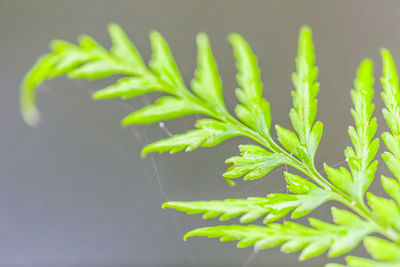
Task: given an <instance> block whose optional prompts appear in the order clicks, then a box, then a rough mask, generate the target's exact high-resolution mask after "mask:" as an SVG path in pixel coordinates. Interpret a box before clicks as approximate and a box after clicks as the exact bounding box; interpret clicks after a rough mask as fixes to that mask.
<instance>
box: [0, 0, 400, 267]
mask: <svg viewBox="0 0 400 267" xmlns="http://www.w3.org/2000/svg"><path fill="white" fill-rule="evenodd" d="M399 14H400V2H399V1H366V0H357V1H356V0H353V1H348V0H346V1H345V0H341V1H340V0H336V1H304V0H303V1H283V0H280V1H233V0H229V1H228V0H226V1H222V0H220V1H205V0H203V1H177V0H176V1H165V0H164V1H161V0H160V1H149V0H146V1H120V0H114V1H105V0H104V1H103V0H101V1H100V0H96V1H94V0H91V1H89V0H84V1H82V0H80V1H72V0H69V1H53V0H48V1H43V0H41V1H40V0H36V1H18V0H14V1H13V0H9V1H5V0H2V1H0V125H1V134H0V266H271V267H273V266H322V265H323V263H325V262H327V259H326V256H325V255H324V256H320V257H318V258H316V259H313V260H310V261H306V262H302V263H298V262H297V256H298V255H297V254H290V255H284V254H281V253H280V252H279V250H278V249H271V250H268V251H262V252H259V253H258V254H255V253H252V249H251V248H248V249H236V248H235V244H234V243H223V244H220V243H219V242H218V241H217V240H207V239H204V238H193V239H190V240H188V241H187V242H183V241H182V236H183V234H184V233H185V232H187V231H189V230H191V229H194V228H197V227H201V226H206V225H216V224H218V221H217V220H207V221H203V220H202V219H201V217H200V216H198V215H193V216H186V215H183V214H181V213H177V212H174V211H172V210H161V208H160V206H161V204H162V203H163V202H165V201H166V200H202V199H223V198H227V197H247V196H265V194H267V193H270V192H285V191H286V189H285V184H284V181H283V176H282V172H283V170H282V169H278V170H277V171H275V172H274V173H273V174H272V175H270V176H268V177H266V178H264V179H261V180H259V181H255V182H239V183H238V186H236V187H235V188H232V187H230V186H228V185H227V184H226V183H225V182H224V180H223V178H222V176H221V174H222V173H223V172H224V170H225V169H226V168H227V167H228V166H227V165H226V164H224V160H225V159H226V158H227V157H229V156H232V155H236V154H237V153H238V151H237V145H238V144H240V143H248V142H249V141H248V140H246V139H240V138H237V139H234V140H231V141H227V142H225V143H223V144H222V145H220V146H218V147H217V148H211V149H198V150H196V151H194V152H191V153H179V154H176V155H173V156H170V155H161V156H158V155H153V156H150V157H149V158H147V159H145V160H143V159H141V158H140V157H139V152H140V149H141V148H142V147H143V146H144V145H145V144H147V143H148V142H150V141H154V140H157V139H160V138H164V137H166V136H167V134H166V133H165V131H163V129H161V128H160V127H159V126H158V125H152V126H145V127H137V126H135V127H129V128H127V129H121V128H120V127H119V121H120V120H121V119H122V118H123V117H124V116H125V115H127V114H128V113H129V112H131V111H133V110H135V109H137V108H139V107H141V106H143V105H145V104H146V103H150V102H152V101H153V100H154V99H155V98H156V96H157V95H148V96H145V97H140V98H138V99H135V100H132V101H127V102H122V101H117V100H110V101H103V102H96V103H95V102H92V101H91V98H90V95H91V94H92V93H93V92H94V91H95V90H96V89H99V88H102V87H104V86H106V85H108V84H110V83H112V82H113V81H114V80H115V79H114V78H112V79H106V80H102V81H96V82H93V83H88V82H86V81H76V80H67V79H65V78H57V79H55V80H52V81H49V82H46V83H45V84H44V85H43V86H41V87H40V89H39V93H38V106H39V109H40V110H41V112H42V115H43V120H42V123H41V124H40V125H39V127H37V128H29V127H28V126H27V125H25V124H24V123H23V121H22V119H21V117H20V114H19V84H20V81H21V79H22V77H23V75H24V74H25V72H26V71H27V70H28V69H29V68H30V67H31V66H32V64H33V63H34V61H35V60H36V58H37V57H38V56H39V55H41V54H43V53H46V52H47V46H48V43H49V42H50V41H51V40H52V39H55V38H60V39H65V40H68V41H75V40H76V37H77V36H78V35H79V34H82V33H87V34H89V35H91V36H93V37H94V38H95V39H97V40H98V41H99V42H100V43H101V44H103V45H105V46H106V47H108V46H109V44H110V41H109V39H108V36H107V31H106V28H107V24H108V23H110V22H117V23H119V24H120V25H121V26H122V27H123V28H124V29H125V30H126V32H127V33H128V35H129V36H130V37H131V38H132V40H133V41H134V43H135V44H136V46H137V47H138V49H139V50H140V51H141V52H142V53H143V56H144V57H145V58H146V59H148V58H149V56H150V47H149V41H148V33H149V31H150V30H153V29H156V30H158V31H160V32H161V33H162V34H163V35H164V36H165V37H166V38H167V40H168V41H169V42H170V45H171V47H172V50H173V52H174V54H175V57H176V60H177V62H178V64H179V67H180V70H181V72H182V74H183V75H184V77H185V80H186V81H187V82H189V81H190V79H191V78H192V76H193V71H194V69H195V59H196V48H195V36H196V33H198V32H199V31H205V32H207V33H208V34H209V36H210V39H211V43H212V46H213V49H214V53H215V56H216V58H217V60H218V63H219V68H220V73H221V75H222V78H223V81H224V90H225V99H226V101H227V103H228V106H229V108H231V109H232V108H233V107H234V105H235V103H236V102H235V98H234V95H233V91H234V88H235V87H236V82H235V78H234V76H235V68H234V61H233V57H232V53H231V48H230V46H229V44H228V43H227V41H226V35H227V34H228V33H230V32H238V33H241V34H243V35H244V36H245V38H246V39H247V40H248V41H249V42H250V44H251V45H252V47H253V49H254V51H255V53H256V54H257V55H258V58H259V65H260V67H261V69H262V75H263V80H264V91H265V95H266V97H267V98H268V100H269V101H270V103H271V107H272V115H273V122H274V123H279V124H280V125H283V126H286V127H290V124H289V120H288V116H287V114H288V111H289V109H290V106H291V100H290V91H291V90H292V85H291V82H290V76H291V73H292V72H293V71H294V58H295V55H296V46H297V35H298V30H299V28H300V27H301V25H304V24H308V25H310V26H311V27H312V29H313V33H314V41H315V44H316V53H317V64H318V66H319V67H320V77H319V81H320V83H321V91H320V94H319V113H318V119H319V120H321V121H323V122H324V124H325V132H324V136H323V139H322V143H321V145H320V148H319V152H318V155H317V159H318V161H317V166H318V167H319V168H320V169H321V166H322V163H323V162H324V161H326V162H328V163H330V164H332V165H333V164H338V165H340V164H341V162H342V161H343V159H344V156H343V150H344V148H345V146H346V145H348V144H349V138H348V137H347V133H346V131H347V127H348V125H349V124H350V123H352V119H351V116H350V114H349V110H350V108H351V101H350V98H349V91H350V89H351V88H352V85H353V79H354V76H355V72H356V68H357V65H358V64H359V62H360V61H361V60H362V58H363V57H366V56H369V57H371V58H372V59H374V61H375V62H376V80H378V77H379V75H380V65H381V64H380V58H379V48H380V47H387V48H389V49H390V50H391V51H392V53H393V54H394V55H395V57H396V59H398V60H400V32H399V28H400V20H399ZM376 88H377V89H378V90H379V91H380V90H381V86H380V85H379V84H377V85H376ZM376 96H379V94H378V93H377V94H376ZM376 103H377V108H376V113H375V116H376V117H377V118H378V122H380V123H381V126H380V129H379V130H380V131H381V130H383V129H384V127H383V126H382V124H383V120H382V116H381V113H380V110H381V108H382V101H381V100H380V98H379V97H377V99H376ZM194 121H195V117H186V118H183V119H178V120H173V121H167V122H166V126H167V127H168V129H169V131H171V132H172V133H180V132H183V131H185V130H188V129H191V127H193V123H194ZM380 168H381V170H382V171H384V172H385V171H386V170H385V169H384V166H383V164H380ZM372 187H373V188H372V190H374V191H375V192H378V193H380V192H381V189H380V185H379V184H378V183H374V185H373V186H372ZM312 215H313V216H318V217H319V218H322V219H324V220H326V221H330V220H331V217H330V212H329V205H324V206H323V207H322V208H320V209H318V210H317V211H315V212H313V214H312ZM230 223H237V220H232V221H230ZM354 253H356V254H357V255H363V254H364V249H363V248H358V249H357V250H356V251H355V252H354ZM337 260H338V261H342V260H343V258H339V259H337Z"/></svg>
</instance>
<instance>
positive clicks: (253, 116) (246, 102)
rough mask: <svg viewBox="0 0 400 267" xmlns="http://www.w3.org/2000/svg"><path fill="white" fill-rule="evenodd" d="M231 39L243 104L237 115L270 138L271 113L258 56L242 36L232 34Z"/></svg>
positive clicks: (240, 105)
mask: <svg viewBox="0 0 400 267" xmlns="http://www.w3.org/2000/svg"><path fill="white" fill-rule="evenodd" d="M229 41H230V42H231V44H232V47H233V52H234V55H235V58H236V67H237V69H238V74H237V75H236V79H237V82H238V84H239V88H238V89H236V96H237V98H238V99H239V101H240V103H241V104H239V105H237V106H236V108H235V113H236V116H237V117H238V118H239V119H240V120H241V121H242V122H243V123H245V124H246V125H248V126H249V127H250V128H252V129H253V130H255V131H256V132H257V133H259V134H260V135H261V136H262V137H264V138H266V139H270V134H269V129H270V126H271V114H270V108H269V103H268V102H267V101H266V100H265V99H264V98H263V96H262V94H263V90H262V82H261V77H260V70H259V68H258V66H257V58H256V57H255V55H254V54H253V52H252V51H251V48H250V46H249V44H248V43H247V42H246V40H244V38H243V37H242V36H240V35H238V34H231V35H230V36H229Z"/></svg>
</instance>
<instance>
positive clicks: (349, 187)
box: [325, 59, 379, 203]
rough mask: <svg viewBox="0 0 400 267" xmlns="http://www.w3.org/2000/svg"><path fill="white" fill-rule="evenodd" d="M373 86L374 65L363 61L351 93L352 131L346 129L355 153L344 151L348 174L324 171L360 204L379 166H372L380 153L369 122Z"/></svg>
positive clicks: (371, 124)
mask: <svg viewBox="0 0 400 267" xmlns="http://www.w3.org/2000/svg"><path fill="white" fill-rule="evenodd" d="M373 83H374V76H373V63H372V61H371V60H369V59H366V60H364V61H363V62H362V63H361V64H360V66H359V68H358V72H357V78H356V79H355V81H354V88H355V89H353V90H352V91H351V99H352V100H353V104H354V108H353V109H352V110H351V114H352V115H353V118H354V122H355V128H354V127H352V126H350V127H349V135H350V139H351V142H352V144H353V147H354V149H353V148H352V147H347V148H346V151H345V156H346V160H347V161H348V165H349V167H350V170H351V174H350V173H349V172H348V171H347V170H346V169H344V168H341V169H340V170H337V169H334V168H331V167H329V166H328V165H327V164H325V171H326V173H327V175H328V179H329V180H330V181H331V182H332V184H333V185H335V186H337V187H338V188H340V189H341V190H342V191H344V192H345V193H347V194H348V195H351V196H353V197H354V198H355V199H356V200H357V201H358V202H360V203H361V202H363V201H364V194H365V192H366V191H367V189H368V187H369V185H370V184H371V182H372V180H373V178H374V175H375V171H376V167H377V163H378V162H377V161H374V162H372V163H371V161H372V160H373V159H374V158H375V156H376V153H377V152H378V149H379V140H378V139H373V138H374V135H375V132H376V128H377V123H376V119H375V118H372V119H371V116H372V113H373V110H374V104H373V103H372V98H373V95H374V90H373Z"/></svg>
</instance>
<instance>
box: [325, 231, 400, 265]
mask: <svg viewBox="0 0 400 267" xmlns="http://www.w3.org/2000/svg"><path fill="white" fill-rule="evenodd" d="M364 246H365V248H366V249H367V251H368V252H369V253H370V254H371V256H372V257H373V258H374V259H375V260H376V261H375V260H369V259H363V258H359V257H352V256H349V257H347V258H346V261H347V265H346V266H348V267H397V266H400V246H399V245H398V244H394V243H392V242H389V241H387V240H383V239H380V238H378V237H374V236H368V237H366V238H365V239H364ZM339 266H344V265H339V264H328V265H327V267H339Z"/></svg>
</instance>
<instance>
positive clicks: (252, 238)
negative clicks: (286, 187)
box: [185, 208, 373, 260]
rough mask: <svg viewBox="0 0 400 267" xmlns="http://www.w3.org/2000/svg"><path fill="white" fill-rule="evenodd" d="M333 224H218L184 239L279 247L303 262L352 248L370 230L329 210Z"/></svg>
mask: <svg viewBox="0 0 400 267" xmlns="http://www.w3.org/2000/svg"><path fill="white" fill-rule="evenodd" d="M332 216H333V220H334V222H335V223H336V224H328V223H325V222H322V221H320V220H317V219H314V218H310V219H309V222H310V225H311V227H305V226H302V225H300V224H297V223H293V222H285V223H284V224H269V225H268V226H257V225H248V226H244V225H227V226H224V225H221V226H215V227H205V228H200V229H196V230H193V231H190V232H189V233H187V234H186V235H185V239H186V238H189V237H193V236H207V237H209V238H216V237H219V238H220V240H221V241H235V240H240V241H239V242H238V244H237V246H238V247H241V248H243V247H248V246H255V247H257V248H260V249H268V248H272V247H276V246H281V245H282V246H281V251H283V252H285V253H291V252H296V251H299V250H302V252H301V254H300V257H299V259H300V260H305V259H308V258H312V257H315V256H318V255H320V254H322V253H324V252H325V251H326V250H328V249H329V253H328V256H330V257H336V256H339V255H341V254H343V253H346V252H348V251H350V250H351V249H353V248H354V247H355V246H357V245H358V243H359V242H360V241H361V240H362V238H363V237H364V236H366V235H367V234H369V233H371V232H372V231H373V229H372V226H371V225H369V224H368V223H365V222H364V221H363V220H361V219H360V218H359V217H357V216H356V215H354V214H352V213H350V212H348V211H345V210H339V209H336V208H334V209H332Z"/></svg>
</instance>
